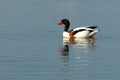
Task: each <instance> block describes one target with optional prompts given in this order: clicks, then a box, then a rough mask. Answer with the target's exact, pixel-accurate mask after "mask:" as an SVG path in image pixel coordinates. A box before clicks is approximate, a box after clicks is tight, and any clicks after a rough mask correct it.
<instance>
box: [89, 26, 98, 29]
mask: <svg viewBox="0 0 120 80" xmlns="http://www.w3.org/2000/svg"><path fill="white" fill-rule="evenodd" d="M97 27H98V26H89V27H87V28H91V29H95V28H97Z"/></svg>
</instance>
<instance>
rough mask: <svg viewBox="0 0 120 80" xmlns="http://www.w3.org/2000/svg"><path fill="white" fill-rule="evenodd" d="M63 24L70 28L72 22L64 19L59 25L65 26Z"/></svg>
mask: <svg viewBox="0 0 120 80" xmlns="http://www.w3.org/2000/svg"><path fill="white" fill-rule="evenodd" d="M63 24H64V25H67V26H68V25H70V22H69V20H68V19H62V20H60V21H59V22H58V25H63Z"/></svg>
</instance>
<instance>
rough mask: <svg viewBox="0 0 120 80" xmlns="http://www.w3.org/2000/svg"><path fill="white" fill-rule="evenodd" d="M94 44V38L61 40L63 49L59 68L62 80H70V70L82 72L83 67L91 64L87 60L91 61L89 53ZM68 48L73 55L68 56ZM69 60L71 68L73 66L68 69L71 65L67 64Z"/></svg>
mask: <svg viewBox="0 0 120 80" xmlns="http://www.w3.org/2000/svg"><path fill="white" fill-rule="evenodd" d="M95 43H96V40H95V39H94V38H75V39H68V38H63V48H62V51H61V62H62V65H61V67H62V77H63V80H69V79H70V76H71V75H70V74H69V72H70V71H71V70H70V69H72V70H77V71H78V70H82V71H84V70H85V67H86V66H88V65H90V64H91V63H90V61H89V59H91V57H90V54H89V52H90V51H92V50H93V49H94V47H95ZM69 48H70V49H72V51H73V52H74V55H73V54H72V56H70V55H69V51H70V49H69ZM70 58H72V59H70ZM71 60H72V62H73V63H72V66H74V67H72V68H70V67H71V64H69V63H70V61H71ZM81 74H82V73H81Z"/></svg>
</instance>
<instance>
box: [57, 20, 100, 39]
mask: <svg viewBox="0 0 120 80" xmlns="http://www.w3.org/2000/svg"><path fill="white" fill-rule="evenodd" d="M58 25H65V27H64V31H63V37H64V38H70V39H73V38H89V37H93V36H94V35H95V34H96V33H97V32H99V30H98V29H97V27H98V26H85V27H78V28H75V29H71V30H70V31H68V29H69V27H70V22H69V20H68V19H62V20H60V21H59V22H58Z"/></svg>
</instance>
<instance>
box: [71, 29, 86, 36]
mask: <svg viewBox="0 0 120 80" xmlns="http://www.w3.org/2000/svg"><path fill="white" fill-rule="evenodd" d="M85 30H86V29H80V30H76V31H74V32H73V33H72V34H73V35H75V34H76V33H78V32H81V31H85Z"/></svg>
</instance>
